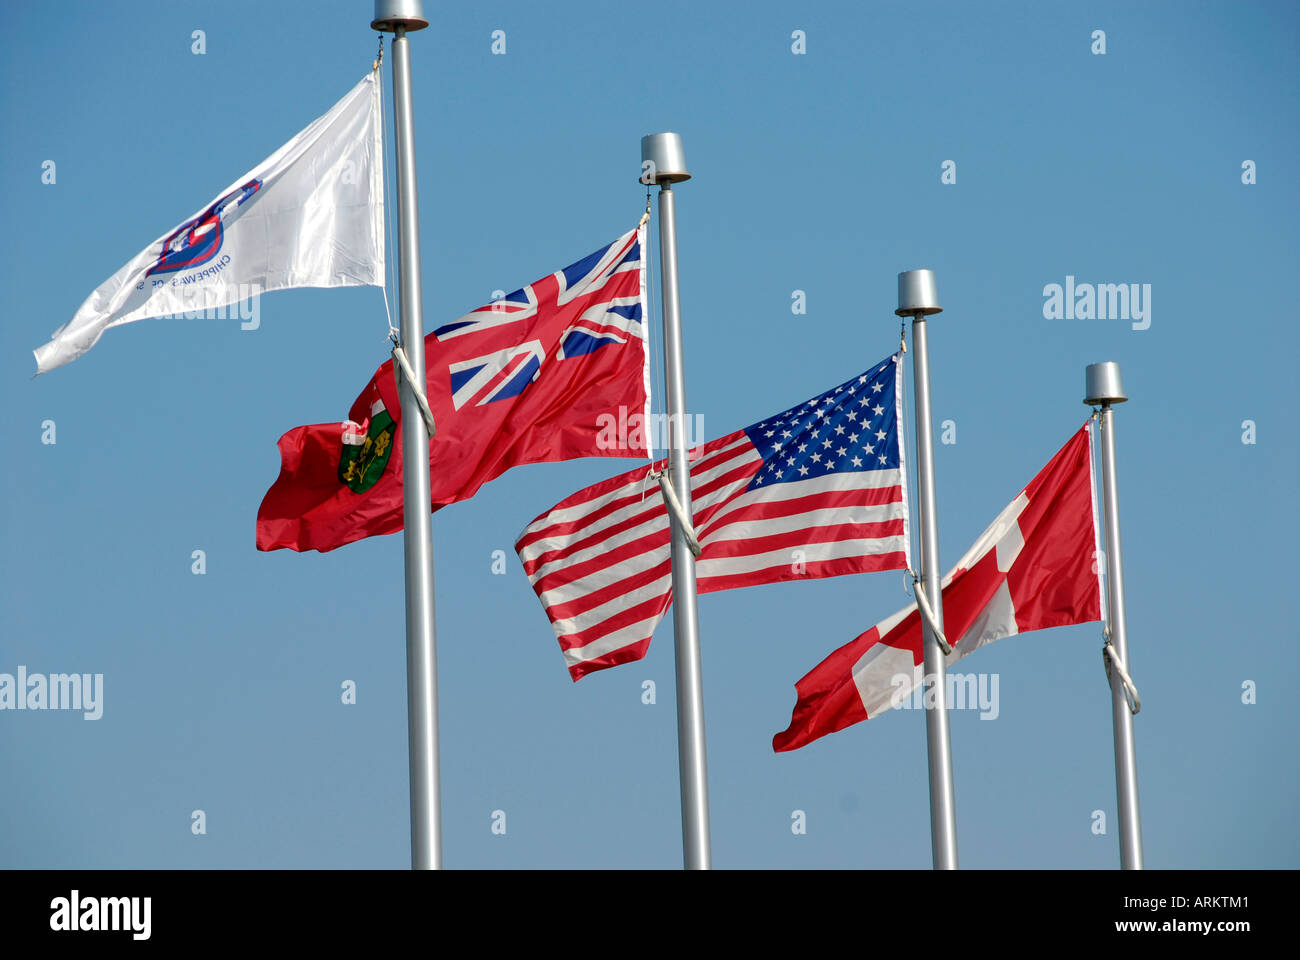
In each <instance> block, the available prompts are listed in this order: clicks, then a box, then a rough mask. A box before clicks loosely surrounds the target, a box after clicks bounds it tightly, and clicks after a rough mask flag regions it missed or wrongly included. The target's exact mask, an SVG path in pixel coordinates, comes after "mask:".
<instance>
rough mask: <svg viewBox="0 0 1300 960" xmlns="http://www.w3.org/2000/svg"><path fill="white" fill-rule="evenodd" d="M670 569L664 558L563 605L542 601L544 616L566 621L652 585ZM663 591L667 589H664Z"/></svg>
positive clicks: (669, 561)
mask: <svg viewBox="0 0 1300 960" xmlns="http://www.w3.org/2000/svg"><path fill="white" fill-rule="evenodd" d="M671 569H672V560H671V559H670V558H668V557H665V558H664V560H663V561H662V562H661V563H657V564H655V565H654V566H653V567H650V568H649V569H647V570H637V571H636V572H635V573H633V574H632V575H631V576H629V577H625V578H624V579H622V580H619V581H618V582H617V583H611V584H610V585H609V586H607V587H602V588H600V589H599V590H593V591H592V592H590V593H584V594H583V595H582V596H580V597H574V598H573V599H572V600H568V601H565V602H564V603H552V604H547V603H546V602H545V601H543V606H545V608H546V615H547V616H548V617H550V619H551V622H552V623H554V622H555V621H556V620H567V619H571V618H573V617H576V616H579V615H581V614H584V613H586V612H587V611H589V610H594V609H595V608H596V607H598V606H600V605H601V604H602V603H606V602H608V601H610V600H614V599H616V598H618V597H621V596H625V595H627V594H630V593H631V592H632V591H633V590H637V589H640V588H641V587H644V586H645V585H646V584H648V583H654V582H655V581H656V580H658V579H659V578H660V577H662V576H664V575H665V574H667V573H668V572H669V571H670V570H671ZM664 589H668V588H667V587H665V588H664Z"/></svg>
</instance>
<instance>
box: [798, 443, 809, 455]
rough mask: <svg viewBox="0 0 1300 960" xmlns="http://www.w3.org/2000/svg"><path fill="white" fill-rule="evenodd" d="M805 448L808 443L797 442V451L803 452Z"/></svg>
mask: <svg viewBox="0 0 1300 960" xmlns="http://www.w3.org/2000/svg"><path fill="white" fill-rule="evenodd" d="M807 449H808V444H806V443H801V444H799V452H800V453H803V452H804V451H805V450H807Z"/></svg>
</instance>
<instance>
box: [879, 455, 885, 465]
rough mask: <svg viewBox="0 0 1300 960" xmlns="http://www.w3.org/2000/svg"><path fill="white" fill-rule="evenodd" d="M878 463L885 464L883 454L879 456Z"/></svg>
mask: <svg viewBox="0 0 1300 960" xmlns="http://www.w3.org/2000/svg"><path fill="white" fill-rule="evenodd" d="M880 462H881V463H884V462H885V455H884V454H883V453H882V454H881V455H880Z"/></svg>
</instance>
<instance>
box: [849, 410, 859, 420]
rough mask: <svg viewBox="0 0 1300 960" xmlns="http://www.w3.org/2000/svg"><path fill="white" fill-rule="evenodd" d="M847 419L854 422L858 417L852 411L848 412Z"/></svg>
mask: <svg viewBox="0 0 1300 960" xmlns="http://www.w3.org/2000/svg"><path fill="white" fill-rule="evenodd" d="M849 419H850V420H856V419H858V415H857V414H856V413H855V412H854V411H852V410H850V411H849Z"/></svg>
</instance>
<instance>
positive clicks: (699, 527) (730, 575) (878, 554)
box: [515, 355, 908, 680]
mask: <svg viewBox="0 0 1300 960" xmlns="http://www.w3.org/2000/svg"><path fill="white" fill-rule="evenodd" d="M900 364H901V357H900V356H897V355H895V356H893V357H891V358H889V359H888V360H885V361H884V362H882V363H878V364H876V365H875V366H873V367H872V368H871V369H869V370H867V371H866V372H865V373H863V374H861V375H859V376H856V377H853V378H852V379H850V380H847V381H845V382H844V383H842V384H840V385H839V386H837V387H834V388H832V389H830V390H827V391H826V392H825V393H822V394H820V395H818V396H816V397H813V398H812V399H811V400H808V401H805V402H804V403H801V404H799V405H798V406H795V407H791V408H790V409H788V410H784V411H782V412H781V413H778V414H776V415H775V416H772V417H769V418H768V419H766V420H764V421H762V422H761V423H755V424H753V425H751V426H748V427H745V428H744V429H743V430H737V431H736V432H735V433H730V434H727V435H726V436H724V437H719V438H718V439H716V440H711V441H709V442H708V443H706V444H704V445H703V446H702V447H701V448H699V449H698V450H696V451H692V462H691V468H690V484H691V500H692V512H693V513H694V522H693V525H694V527H695V532H696V536H697V538H698V540H699V542H700V545H701V547H702V548H703V550H702V552H701V553H700V556H699V560H698V561H697V562H696V566H695V570H696V577H697V580H696V589H697V590H698V591H699V592H700V593H709V592H710V591H713V590H727V589H730V588H732V587H748V586H755V585H757V584H763V583H777V582H780V581H783V580H802V579H811V578H815V577H834V576H840V575H842V574H849V573H866V572H868V571H872V570H903V569H906V568H907V566H908V557H907V543H908V537H907V496H906V485H905V483H904V478H905V477H906V470H905V469H904V464H903V431H902V423H901V422H900V420H899V416H898V408H899V402H898V400H899V396H900V395H901V391H902V378H901V377H900V376H899V367H900ZM666 466H667V465H666V463H665V462H664V461H660V462H658V463H656V464H653V465H652V466H651V467H650V468H646V467H641V468H640V469H638V470H632V471H629V472H628V473H624V474H622V475H620V476H617V477H611V478H610V479H609V480H605V481H604V482H602V483H598V484H595V485H594V486H591V487H588V488H587V489H585V490H580V491H578V492H577V493H575V494H573V495H572V496H571V497H568V498H566V499H564V500H562V501H561V502H560V503H558V504H556V505H555V506H554V507H552V508H551V509H550V510H548V511H547V512H546V513H544V514H542V515H541V516H540V517H538V518H537V519H536V520H534V521H533V522H532V523H531V524H529V525H528V527H527V528H526V529H525V530H524V532H523V533H522V534H521V535H520V536H519V539H518V541H516V543H515V550H516V552H517V553H518V554H519V559H520V561H521V562H522V563H523V565H524V572H525V573H527V574H528V579H529V581H530V582H531V583H532V585H533V590H534V592H536V594H537V596H538V599H540V600H541V601H542V606H543V608H545V610H546V615H547V616H548V617H549V618H550V620H551V626H552V627H553V629H554V630H555V635H556V638H557V639H558V640H559V642H560V649H561V650H562V651H563V653H564V659H565V663H566V664H567V666H568V668H569V675H570V676H571V677H572V678H573V679H574V680H578V679H580V678H582V677H583V676H585V675H586V674H588V673H591V672H592V671H594V670H602V669H604V668H606V667H612V666H615V665H617V664H620V663H627V662H629V661H632V660H639V659H640V658H641V657H643V656H645V652H646V649H647V647H649V645H650V638H651V635H652V634H653V633H654V629H655V627H656V626H657V625H658V623H659V621H660V620H662V619H663V616H664V614H665V613H666V612H667V610H668V607H669V605H670V604H671V603H672V599H673V591H672V560H671V556H670V551H671V548H670V545H669V519H668V512H667V509H666V508H665V506H664V499H663V494H662V493H661V492H660V489H659V486H658V485H657V484H656V483H655V482H654V481H653V480H651V479H650V473H651V472H652V471H662V470H664V469H665V468H666Z"/></svg>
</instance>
